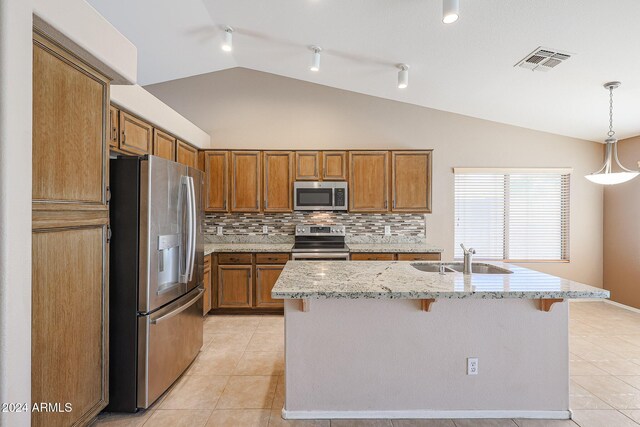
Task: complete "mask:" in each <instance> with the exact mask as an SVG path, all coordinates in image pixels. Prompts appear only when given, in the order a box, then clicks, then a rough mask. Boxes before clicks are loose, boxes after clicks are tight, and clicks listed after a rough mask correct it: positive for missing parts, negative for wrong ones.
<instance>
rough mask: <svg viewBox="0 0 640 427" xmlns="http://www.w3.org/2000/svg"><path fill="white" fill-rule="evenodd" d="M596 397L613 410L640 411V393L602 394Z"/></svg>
mask: <svg viewBox="0 0 640 427" xmlns="http://www.w3.org/2000/svg"><path fill="white" fill-rule="evenodd" d="M598 397H599V398H600V399H602V400H603V401H605V402H606V403H608V404H609V405H611V406H612V407H613V408H614V409H640V393H633V394H602V395H599V396H598Z"/></svg>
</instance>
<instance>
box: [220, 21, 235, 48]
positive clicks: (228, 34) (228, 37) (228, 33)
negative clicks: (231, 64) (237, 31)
mask: <svg viewBox="0 0 640 427" xmlns="http://www.w3.org/2000/svg"><path fill="white" fill-rule="evenodd" d="M222 50H224V51H225V52H231V51H232V50H233V28H231V27H228V26H227V27H224V41H223V42H222Z"/></svg>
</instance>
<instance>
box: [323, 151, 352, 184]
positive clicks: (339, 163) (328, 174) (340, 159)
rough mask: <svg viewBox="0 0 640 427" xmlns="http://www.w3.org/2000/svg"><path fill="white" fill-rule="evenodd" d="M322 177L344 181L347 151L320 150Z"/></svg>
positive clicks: (326, 179) (327, 179) (345, 177)
mask: <svg viewBox="0 0 640 427" xmlns="http://www.w3.org/2000/svg"><path fill="white" fill-rule="evenodd" d="M322 179H323V180H325V181H344V180H346V179H347V152H346V151H323V152H322Z"/></svg>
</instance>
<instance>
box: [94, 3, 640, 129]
mask: <svg viewBox="0 0 640 427" xmlns="http://www.w3.org/2000/svg"><path fill="white" fill-rule="evenodd" d="M89 3H90V4H92V5H93V6H94V7H95V8H96V9H97V10H98V11H99V12H100V13H102V14H103V15H104V16H105V17H106V18H107V19H108V20H109V21H110V22H111V23H112V24H113V25H114V26H115V27H116V28H117V29H118V30H120V32H122V33H123V34H124V35H125V36H126V37H128V38H129V39H130V40H131V41H132V42H133V43H134V44H135V45H136V46H137V48H138V57H139V67H138V69H139V76H138V79H139V83H140V84H141V85H147V84H152V83H159V82H164V81H168V80H173V79H179V78H188V77H189V76H194V75H198V74H204V73H209V72H214V71H219V70H223V69H228V68H233V67H245V68H250V69H254V70H259V71H264V72H269V73H274V74H278V75H282V76H286V77H291V78H295V79H300V80H305V81H310V82H314V83H319V84H323V85H327V86H331V87H335V88H340V89H345V90H350V91H354V92H359V93H364V94H368V95H374V96H379V97H383V98H388V99H393V100H397V101H401V102H408V103H412V104H417V105H422V106H426V107H431V108H436V109H440V110H445V111H451V112H455V113H460V114H465V115H469V116H473V117H478V118H483V119H487V120H492V121H497V122H502V123H508V124H513V125H517V126H523V127H527V128H532V129H537V130H542V131H547V132H552V133H556V134H561V135H568V136H573V137H577V138H583V139H589V140H599V141H601V140H602V139H603V138H604V136H605V135H606V131H607V130H608V109H609V106H608V94H607V92H606V91H605V90H604V89H603V88H602V84H603V83H605V82H606V81H610V80H620V81H622V83H623V84H622V86H621V88H620V89H618V90H617V91H616V92H615V117H614V124H615V127H616V130H617V132H618V136H619V137H628V136H633V135H637V134H640V48H639V47H638V46H639V44H638V40H640V2H639V1H637V0H609V1H602V0H562V1H557V0H533V1H532V0H460V19H459V20H458V21H457V22H456V23H454V24H450V25H445V24H443V23H442V20H441V17H442V1H441V0H348V1H345V0H270V1H264V0H180V1H170V0H136V1H127V0H89ZM225 25H230V26H232V27H234V29H235V30H236V31H235V32H234V40H233V41H234V49H233V52H231V53H225V52H223V51H222V50H221V49H220V43H221V40H222V35H223V30H222V29H223V27H224V26H225ZM310 45H319V46H322V48H323V52H322V63H321V69H320V71H319V72H317V73H313V72H311V71H309V62H310V60H311V52H310V51H309V46H310ZM538 46H543V47H548V48H555V49H559V50H561V51H565V52H569V53H571V54H572V57H571V58H570V59H569V60H567V61H566V62H565V63H563V64H561V65H559V66H558V67H557V68H555V69H553V70H551V71H549V72H532V71H528V70H524V69H521V68H518V67H514V65H515V64H516V63H517V62H518V61H519V60H521V59H522V58H523V57H525V56H526V55H527V54H528V53H530V52H531V51H532V50H534V49H535V48H537V47H538ZM398 63H407V64H409V65H410V73H409V87H408V88H407V89H404V90H400V89H398V88H397V86H396V81H397V71H398V70H397V69H396V68H395V65H396V64H398ZM187 118H188V117H187Z"/></svg>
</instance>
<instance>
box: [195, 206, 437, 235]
mask: <svg viewBox="0 0 640 427" xmlns="http://www.w3.org/2000/svg"><path fill="white" fill-rule="evenodd" d="M297 224H340V225H344V226H345V227H346V229H347V235H348V237H349V238H350V240H352V241H353V240H357V238H358V237H362V238H366V237H383V236H384V227H385V225H388V226H390V227H391V236H387V238H388V237H392V238H394V237H395V238H396V239H406V240H412V241H414V240H416V239H419V240H422V239H424V237H425V216H424V215H422V214H399V213H389V214H358V213H346V212H345V213H341V212H291V213H265V214H260V213H255V214H254V213H242V214H207V215H206V217H205V230H204V232H205V234H206V235H207V236H209V237H213V236H215V235H216V227H217V226H222V227H224V228H223V230H224V231H223V234H224V235H225V236H238V237H240V236H259V235H260V236H262V235H263V233H262V229H263V226H265V225H266V226H267V229H268V235H271V236H293V234H294V227H295V226H296V225H297Z"/></svg>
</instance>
